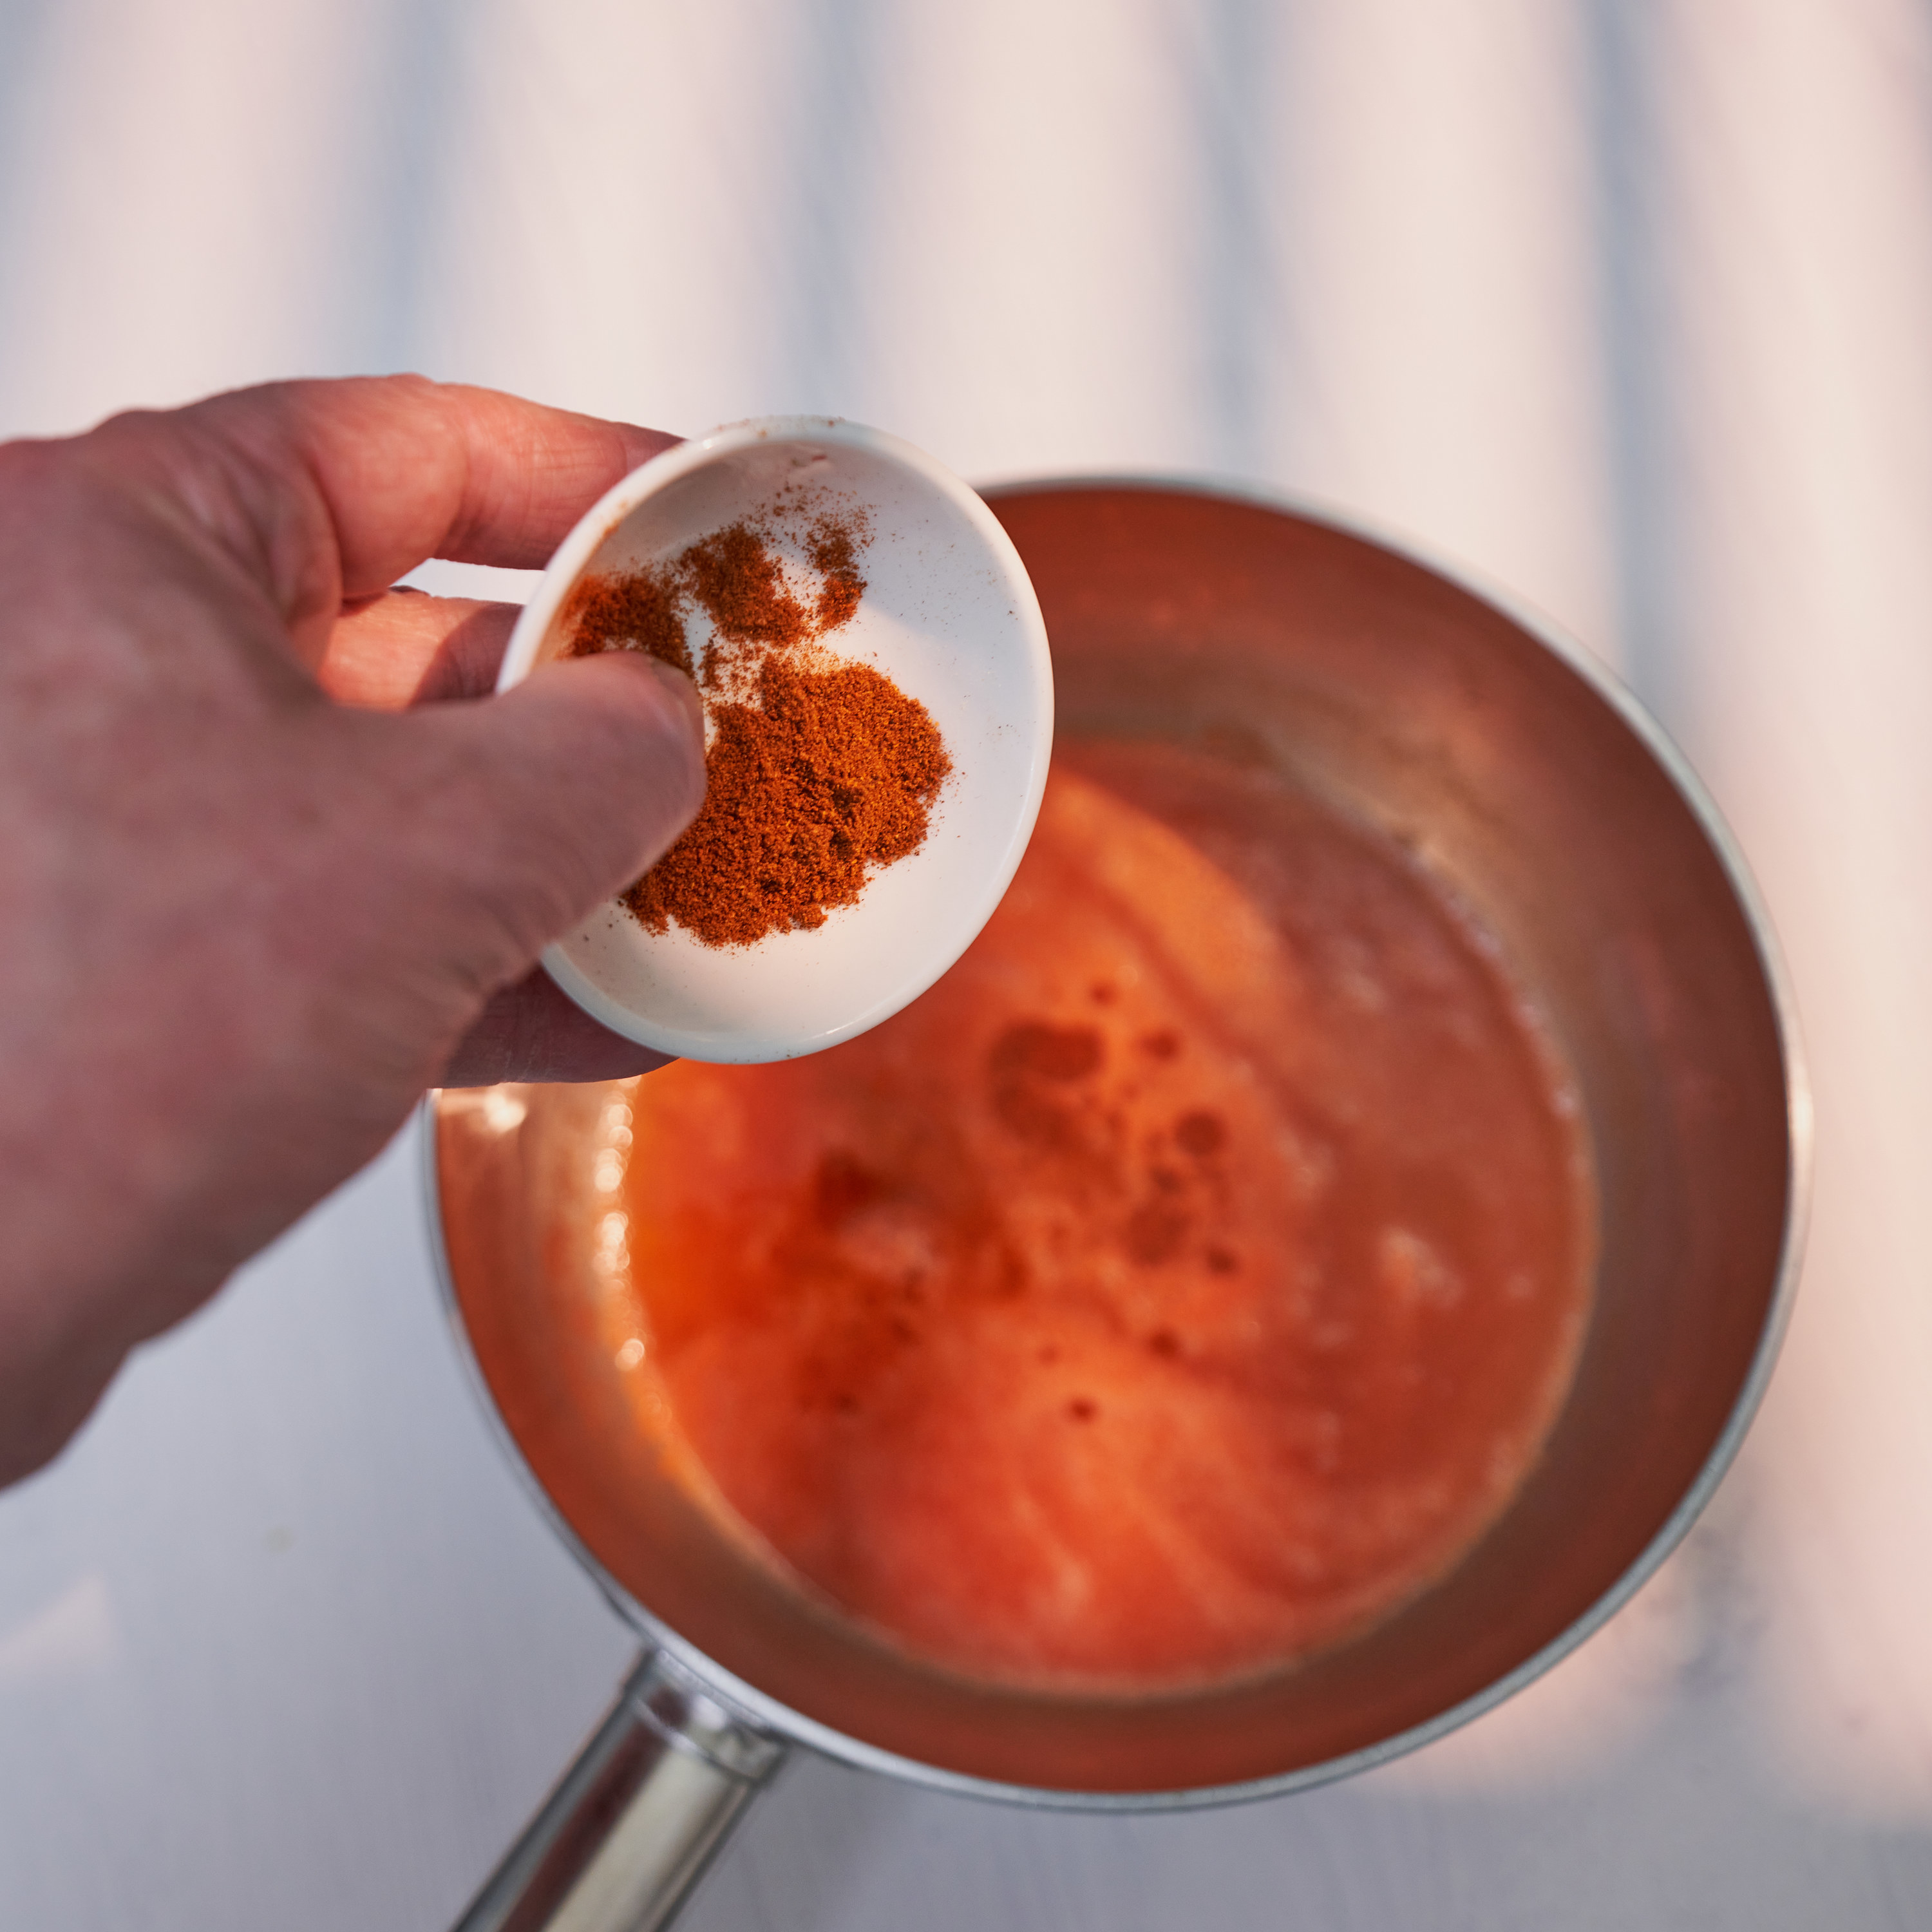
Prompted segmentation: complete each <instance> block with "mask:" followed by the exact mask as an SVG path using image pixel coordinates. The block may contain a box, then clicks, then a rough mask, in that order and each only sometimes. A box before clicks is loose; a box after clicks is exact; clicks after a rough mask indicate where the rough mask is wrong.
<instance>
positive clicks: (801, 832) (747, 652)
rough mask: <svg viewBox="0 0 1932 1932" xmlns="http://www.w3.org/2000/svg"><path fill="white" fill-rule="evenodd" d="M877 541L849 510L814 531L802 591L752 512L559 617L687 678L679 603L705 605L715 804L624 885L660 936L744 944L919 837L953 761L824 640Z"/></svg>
mask: <svg viewBox="0 0 1932 1932" xmlns="http://www.w3.org/2000/svg"><path fill="white" fill-rule="evenodd" d="M867 535H868V532H867V529H866V526H865V523H864V521H863V520H862V517H859V516H856V515H854V514H849V513H848V514H844V515H841V514H837V513H827V514H821V515H820V516H819V517H817V518H816V519H815V520H814V521H813V522H812V523H810V524H809V525H808V526H807V527H806V529H805V532H804V533H803V538H802V546H801V547H802V550H803V551H804V555H805V559H806V560H807V561H808V563H809V565H810V566H811V571H812V572H813V573H814V574H815V575H816V577H817V580H818V581H817V588H816V590H815V592H814V593H813V595H811V597H810V598H809V599H805V598H801V597H800V596H799V595H798V594H797V592H796V591H795V590H794V589H793V587H792V585H791V583H790V580H788V578H787V572H786V570H785V568H784V560H783V559H782V557H781V554H780V553H779V552H778V550H777V548H776V547H775V544H776V542H777V541H778V532H777V531H776V530H775V529H774V528H773V526H772V524H770V523H755V522H753V521H751V520H740V521H739V522H737V523H733V524H731V525H730V526H727V528H725V529H721V530H718V531H714V532H712V534H710V535H708V536H705V537H702V538H699V539H698V541H697V542H695V543H694V544H691V545H689V546H688V547H687V548H686V549H685V550H682V551H681V552H680V553H679V554H678V555H677V556H676V557H675V558H674V559H672V561H671V562H670V563H669V564H667V565H660V566H658V568H655V569H638V570H633V571H625V572H622V573H620V574H615V575H612V576H609V577H598V578H592V579H589V580H586V582H585V583H584V584H583V585H582V586H580V588H579V589H578V591H577V594H576V596H575V598H574V601H573V602H572V604H571V607H570V608H569V610H568V613H566V622H568V625H569V626H570V634H571V654H572V655H574V656H578V657H586V656H589V655H593V654H594V653H595V652H598V651H603V650H612V649H632V650H642V651H645V652H648V653H649V655H652V656H653V657H655V658H661V659H662V660H663V661H664V662H665V663H667V664H675V665H676V667H677V668H678V669H679V670H682V671H685V672H686V673H691V672H692V670H693V664H692V657H691V647H690V644H689V643H688V639H687V637H686V635H685V613H687V612H688V610H689V609H690V608H691V606H692V605H696V606H697V607H698V608H699V609H700V610H703V613H704V614H705V615H706V616H708V617H709V619H710V620H711V625H712V636H711V637H710V639H709V641H707V642H706V644H705V646H704V648H703V652H702V654H701V656H700V659H699V661H698V662H697V665H696V667H695V675H696V677H697V683H698V686H699V689H700V691H701V692H702V693H703V695H704V700H705V710H706V718H707V721H708V724H709V740H710V742H709V748H708V749H707V751H706V754H705V769H706V779H707V789H706V795H705V801H704V805H703V808H702V810H701V811H700V812H699V814H698V815H697V818H696V819H695V820H694V821H693V822H692V823H691V825H690V826H689V827H688V828H687V829H686V830H685V833H684V835H683V836H682V838H679V840H678V841H677V843H676V844H674V845H673V847H671V848H670V850H669V851H668V852H667V853H665V854H664V856H663V857H662V858H661V859H659V860H658V862H657V864H656V865H654V866H653V867H652V868H651V870H650V871H648V872H647V873H646V874H644V876H643V877H642V878H641V879H640V880H637V883H635V884H634V885H633V886H631V889H630V890H629V891H628V892H627V893H626V894H625V903H626V904H628V906H629V907H630V908H631V910H632V911H633V912H634V913H635V914H636V915H637V918H638V919H640V921H641V922H643V924H644V925H645V926H646V927H648V928H649V929H650V930H651V931H652V932H663V931H664V930H665V929H666V928H667V926H670V924H671V923H672V922H676V924H678V925H679V926H682V927H684V928H685V929H686V930H687V931H688V932H691V934H692V935H694V936H695V937H696V938H697V939H699V940H700V941H703V944H706V945H707V946H748V945H751V944H754V942H755V941H757V940H760V939H761V938H763V937H764V936H765V935H766V934H767V933H769V932H787V931H790V930H793V929H811V928H814V927H817V926H823V924H824V923H825V919H826V913H828V911H829V910H831V909H832V908H833V907H838V906H843V905H850V904H853V902H854V901H856V899H857V898H859V895H860V894H861V893H862V892H863V891H864V889H865V884H866V882H867V880H868V879H870V878H871V876H872V874H874V872H875V871H877V870H878V869H879V868H880V867H883V866H886V865H892V864H893V863H894V862H896V861H897V860H898V859H903V858H905V857H907V856H909V855H910V853H913V852H916V851H917V850H919V847H921V846H922V844H924V843H925V842H926V832H927V830H928V829H929V824H930V822H931V816H932V807H933V805H934V803H935V801H936V800H937V799H938V794H939V790H940V787H941V785H942V784H944V782H945V780H946V778H947V775H948V774H949V773H950V772H951V770H952V769H953V761H952V759H951V758H950V756H949V755H948V754H947V750H946V747H945V744H944V740H943V739H941V736H940V733H939V730H938V727H937V726H936V725H935V724H934V723H933V721H932V715H931V714H930V713H929V712H928V711H927V710H926V706H924V705H923V704H922V703H919V700H917V699H916V698H913V697H907V695H906V694H905V693H904V691H901V690H900V688H898V685H896V684H895V683H894V682H892V679H890V678H889V677H887V676H885V675H884V674H883V673H881V672H880V671H878V670H874V669H873V668H872V667H871V666H870V665H868V664H856V663H852V662H850V661H846V660H843V659H841V658H837V657H835V656H834V655H832V653H831V652H829V651H828V650H827V649H825V647H824V646H823V645H822V644H821V643H819V642H818V640H820V638H822V637H823V636H824V635H825V634H826V633H827V632H829V631H835V630H838V629H840V628H843V627H844V625H847V624H848V623H850V622H851V620H852V618H853V616H854V614H855V613H856V612H857V610H858V608H859V601H860V599H861V598H862V597H863V595H864V594H865V578H864V577H863V576H862V575H861V574H860V572H859V551H860V550H861V548H862V546H863V544H864V543H865V539H866V537H867Z"/></svg>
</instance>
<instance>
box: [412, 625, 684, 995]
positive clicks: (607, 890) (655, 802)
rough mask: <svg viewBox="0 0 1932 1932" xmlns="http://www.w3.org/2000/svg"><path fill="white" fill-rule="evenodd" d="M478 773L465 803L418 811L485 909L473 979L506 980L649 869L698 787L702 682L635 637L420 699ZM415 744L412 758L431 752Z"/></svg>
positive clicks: (455, 879)
mask: <svg viewBox="0 0 1932 1932" xmlns="http://www.w3.org/2000/svg"><path fill="white" fill-rule="evenodd" d="M398 722H399V723H401V724H403V725H404V732H403V733H402V741H405V742H406V741H407V739H408V738H409V737H410V736H412V735H415V736H419V737H422V736H427V735H437V736H442V737H443V738H444V739H446V741H449V742H450V743H452V745H453V746H454V748H455V749H456V750H457V751H458V754H459V756H460V760H461V762H462V765H463V769H466V771H467V772H469V774H470V775H471V776H470V778H469V781H467V782H466V784H465V785H464V787H463V793H462V796H461V798H460V801H458V802H457V804H456V809H457V811H458V817H456V818H455V820H450V819H449V818H448V817H443V816H440V815H438V814H431V815H430V816H428V817H424V818H422V819H421V820H419V831H420V833H421V835H424V836H427V837H428V838H430V839H431V841H433V844H434V851H432V852H428V853H426V854H425V856H426V857H427V858H428V859H430V860H431V862H432V863H433V864H434V865H435V866H436V867H437V869H438V871H439V872H440V874H441V875H442V877H443V879H444V880H445V881H446V883H447V884H449V885H451V886H458V887H459V889H460V891H459V897H460V902H462V903H463V904H467V905H469V906H470V907H472V908H473V909H474V911H475V914H477V915H480V916H481V918H482V920H483V925H482V926H481V929H480V931H478V932H476V934H475V942H476V943H477V944H478V945H480V946H481V947H482V948H483V949H484V951H483V952H482V953H480V954H479V955H478V956H477V957H476V958H475V960H474V961H473V962H472V965H473V968H474V973H473V977H474V980H475V983H477V984H478V986H481V987H484V988H489V989H493V988H495V987H497V986H501V985H502V983H504V982H505V980H507V979H508V978H509V977H511V976H512V974H520V973H522V972H523V971H524V970H525V969H526V968H528V966H529V964H530V962H532V960H534V959H535V957H536V956H537V954H538V951H539V950H541V948H542V947H544V946H545V945H547V944H548V943H549V942H550V941H551V940H553V939H554V938H556V936H557V935H558V934H559V933H560V932H563V931H564V930H565V929H566V928H567V927H568V926H571V925H572V924H574V922H576V921H577V920H578V919H582V918H583V916H585V915H586V913H589V912H591V911H592V910H594V909H595V907H597V906H598V905H599V904H602V903H603V902H604V901H607V900H608V899H610V898H612V897H613V895H615V894H616V893H617V892H620V891H622V889H623V888H624V887H625V886H627V885H628V884H629V883H631V880H634V879H635V878H636V877H637V876H638V874H640V873H641V872H643V871H645V870H646V869H647V868H649V866H650V865H652V863H653V862H655V860H656V859H658V857H659V856H661V854H662V853H663V852H664V850H666V848H667V847H669V845H670V843H671V841H673V839H674V838H676V836H677V835H678V834H679V832H682V830H683V829H684V828H685V826H686V825H688V823H690V822H691V819H692V818H693V817H694V816H695V815H696V814H697V808H698V806H699V805H700V803H702V802H703V796H704V727H703V714H702V712H701V711H700V707H699V704H698V699H697V689H696V687H695V686H694V685H692V683H691V680H690V679H688V678H686V677H685V676H682V675H681V674H680V673H678V672H676V671H674V670H671V669H670V667H668V666H667V665H663V664H658V663H656V662H655V661H653V660H652V659H650V658H646V657H644V656H643V655H640V654H638V653H634V652H628V651H618V652H606V653H604V655H601V656H598V657H595V658H578V659H574V660H571V661H565V662H562V663H558V664H546V665H544V667H542V668H541V669H540V670H538V671H536V672H535V673H534V674H533V675H532V676H531V677H530V678H529V679H528V680H527V681H526V682H524V683H523V684H520V685H518V686H517V688H515V689H514V691H509V692H507V693H505V694H504V695H503V696H502V697H490V698H488V699H486V700H484V701H483V702H481V703H476V704H460V705H431V706H423V707H419V709H416V710H415V711H413V712H411V713H410V716H409V718H407V719H406V720H400V721H398ZM424 748H425V747H424V746H423V745H419V746H418V747H417V748H416V752H415V753H413V754H410V764H411V766H412V768H413V769H420V768H421V767H422V766H424V765H425V763H430V762H434V761H431V760H425V759H424V758H423V757H422V756H421V755H420V754H421V753H422V751H423V750H424Z"/></svg>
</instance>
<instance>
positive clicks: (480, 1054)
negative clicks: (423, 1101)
mask: <svg viewBox="0 0 1932 1932" xmlns="http://www.w3.org/2000/svg"><path fill="white" fill-rule="evenodd" d="M669 1064H670V1056H669V1055H666V1054H662V1053H658V1052H655V1050H654V1049H652V1048H650V1047H648V1046H639V1045H638V1044H637V1042H636V1041H635V1040H626V1039H625V1038H624V1037H623V1036H622V1034H614V1033H613V1032H611V1031H610V1029H609V1028H607V1027H602V1026H599V1025H598V1023H597V1022H595V1020H593V1019H592V1018H591V1017H590V1016H589V1014H588V1013H586V1012H585V1011H584V1010H583V1008H582V1007H580V1006H578V1005H577V1004H575V1003H574V1001H571V1000H570V999H568V998H566V997H565V995H564V994H563V993H562V992H561V991H560V990H559V988H558V986H557V984H556V981H555V980H553V979H551V977H550V975H549V974H547V973H546V972H545V971H544V970H543V968H541V966H538V967H536V968H533V969H532V971H529V973H527V974H525V975H524V976H523V978H522V979H520V980H515V981H513V982H512V983H511V984H510V985H509V986H505V988H504V989H502V992H499V993H498V994H497V995H496V997H495V998H493V999H492V1000H491V1001H490V1003H489V1004H488V1005H487V1006H486V1007H484V1009H483V1013H482V1016H481V1018H480V1019H478V1021H477V1022H476V1023H475V1025H474V1026H472V1028H470V1029H469V1032H468V1033H467V1034H465V1035H464V1036H463V1041H462V1043H461V1044H460V1046H458V1048H457V1049H456V1051H455V1052H454V1053H453V1054H452V1055H450V1058H449V1066H448V1067H446V1068H445V1069H444V1070H443V1085H444V1086H446V1087H493V1086H495V1085H496V1083H497V1082H499V1080H623V1079H628V1078H629V1077H630V1076H631V1075H632V1074H634V1073H652V1072H653V1071H655V1070H656V1069H657V1068H658V1067H666V1066H668V1065H669Z"/></svg>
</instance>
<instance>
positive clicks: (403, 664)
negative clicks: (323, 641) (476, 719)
mask: <svg viewBox="0 0 1932 1932" xmlns="http://www.w3.org/2000/svg"><path fill="white" fill-rule="evenodd" d="M516 622H517V605H515V604H492V603H486V602H484V601H481V599H480V598H474V597H425V596H423V595H420V594H419V593H415V592H405V591H400V590H392V591H389V592H386V593H385V594H384V595H382V596H380V597H377V598H372V599H371V600H370V601H368V602H365V603H363V604H359V605H358V606H357V607H356V608H355V609H354V610H350V611H349V612H347V613H345V614H344V615H343V616H340V617H338V619H336V620H335V626H334V628H332V630H331V631H330V632H329V643H328V646H327V648H326V649H325V650H324V652H323V657H322V661H321V663H320V664H318V665H317V667H316V675H317V677H318V678H319V679H320V680H321V683H322V688H323V690H324V691H327V692H328V694H329V696H330V697H332V698H334V699H335V700H336V702H337V703H339V704H355V705H359V706H363V707H364V708H365V709H370V710H376V711H401V710H404V709H407V707H408V706H410V705H412V704H429V703H440V701H442V700H444V699H446V698H452V697H485V696H487V694H489V693H490V691H493V690H495V689H496V673H497V670H498V669H499V667H500V666H501V665H502V661H503V651H504V648H505V646H506V645H508V643H509V641H510V633H511V631H512V630H513V629H514V628H515V627H516Z"/></svg>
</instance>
